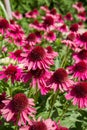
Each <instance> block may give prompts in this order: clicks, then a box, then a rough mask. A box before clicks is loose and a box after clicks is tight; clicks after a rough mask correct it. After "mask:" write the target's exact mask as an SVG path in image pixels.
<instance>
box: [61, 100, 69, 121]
mask: <svg viewBox="0 0 87 130" xmlns="http://www.w3.org/2000/svg"><path fill="white" fill-rule="evenodd" d="M69 106H70V103H67V101H66V102H65V104H64V107H63V108H64V109H63V113H62V114H61V115H60V117H59V120H62V119H63V117H64V115H65V113H66V112H67V110H68V108H69Z"/></svg>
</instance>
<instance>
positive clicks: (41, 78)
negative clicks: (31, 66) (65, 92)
mask: <svg viewBox="0 0 87 130" xmlns="http://www.w3.org/2000/svg"><path fill="white" fill-rule="evenodd" d="M50 76H51V72H49V71H48V70H44V69H39V68H37V69H36V70H30V71H28V72H24V73H23V74H22V81H23V82H24V83H26V82H28V81H29V80H31V83H30V86H31V87H34V88H36V87H37V88H38V89H39V90H40V92H41V94H42V95H46V94H47V93H48V92H49V90H50V87H49V86H47V85H46V81H47V79H48V78H49V77H50Z"/></svg>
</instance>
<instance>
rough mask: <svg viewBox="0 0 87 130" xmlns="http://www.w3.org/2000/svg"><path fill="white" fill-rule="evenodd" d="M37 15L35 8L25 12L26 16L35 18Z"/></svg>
mask: <svg viewBox="0 0 87 130" xmlns="http://www.w3.org/2000/svg"><path fill="white" fill-rule="evenodd" d="M38 15H39V12H38V10H37V9H34V10H32V11H29V12H27V13H26V14H25V17H26V18H36V17H37V16H38Z"/></svg>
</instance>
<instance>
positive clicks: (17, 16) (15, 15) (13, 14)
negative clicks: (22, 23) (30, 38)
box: [12, 11, 22, 20]
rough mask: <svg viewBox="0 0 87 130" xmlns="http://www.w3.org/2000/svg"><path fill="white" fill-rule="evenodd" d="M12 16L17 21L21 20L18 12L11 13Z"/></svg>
mask: <svg viewBox="0 0 87 130" xmlns="http://www.w3.org/2000/svg"><path fill="white" fill-rule="evenodd" d="M12 16H13V17H14V18H15V19H17V20H20V19H22V14H21V13H20V12H19V11H15V12H13V13H12Z"/></svg>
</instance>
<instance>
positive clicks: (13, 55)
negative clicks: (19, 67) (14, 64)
mask: <svg viewBox="0 0 87 130" xmlns="http://www.w3.org/2000/svg"><path fill="white" fill-rule="evenodd" d="M21 53H22V50H16V51H14V52H10V56H9V57H10V58H12V59H14V60H17V61H21V60H22V56H21Z"/></svg>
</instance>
